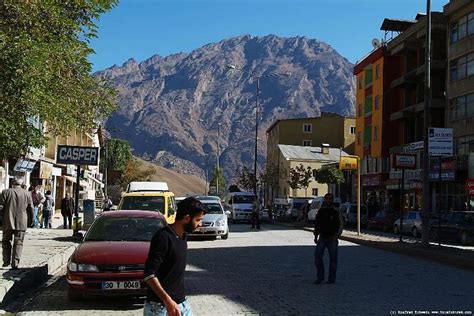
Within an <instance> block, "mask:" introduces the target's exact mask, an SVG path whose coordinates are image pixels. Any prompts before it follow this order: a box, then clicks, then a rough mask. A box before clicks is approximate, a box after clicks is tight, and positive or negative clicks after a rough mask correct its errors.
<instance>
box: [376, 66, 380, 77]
mask: <svg viewBox="0 0 474 316" xmlns="http://www.w3.org/2000/svg"><path fill="white" fill-rule="evenodd" d="M379 78H380V64H378V65H376V66H375V79H379Z"/></svg>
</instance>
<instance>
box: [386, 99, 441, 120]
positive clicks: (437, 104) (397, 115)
mask: <svg viewBox="0 0 474 316" xmlns="http://www.w3.org/2000/svg"><path fill="white" fill-rule="evenodd" d="M445 107H446V100H445V99H439V98H433V99H432V100H431V109H444V108H445ZM424 108H425V102H424V101H423V102H420V103H417V104H414V105H411V106H408V107H406V108H404V109H401V110H400V111H397V112H394V113H392V114H390V121H396V120H402V119H406V118H413V117H415V116H416V114H417V113H419V112H423V111H424Z"/></svg>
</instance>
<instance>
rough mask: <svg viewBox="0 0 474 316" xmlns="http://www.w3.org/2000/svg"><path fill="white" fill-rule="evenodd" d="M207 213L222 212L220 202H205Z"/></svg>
mask: <svg viewBox="0 0 474 316" xmlns="http://www.w3.org/2000/svg"><path fill="white" fill-rule="evenodd" d="M204 205H205V206H206V214H222V212H223V211H222V208H221V206H220V205H219V204H211V203H205V204H204Z"/></svg>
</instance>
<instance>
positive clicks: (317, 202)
mask: <svg viewBox="0 0 474 316" xmlns="http://www.w3.org/2000/svg"><path fill="white" fill-rule="evenodd" d="M323 202H324V197H323V196H318V197H316V198H313V199H312V200H311V206H310V208H309V212H308V221H310V222H314V221H315V219H316V214H317V213H318V210H319V208H320V207H321V205H323ZM333 204H334V206H335V207H336V208H339V207H340V206H341V199H340V198H334V201H333Z"/></svg>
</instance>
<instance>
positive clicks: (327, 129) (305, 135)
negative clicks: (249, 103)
mask: <svg viewBox="0 0 474 316" xmlns="http://www.w3.org/2000/svg"><path fill="white" fill-rule="evenodd" d="M354 141H355V119H354V118H350V117H344V116H341V115H338V114H334V113H322V114H321V116H320V117H311V118H294V119H283V120H277V121H276V122H275V123H273V124H272V125H271V126H270V127H269V128H268V129H267V165H266V173H267V183H266V186H265V187H266V192H265V196H266V197H267V198H266V200H267V203H272V201H273V198H276V197H287V196H288V195H290V194H291V193H290V192H288V191H286V192H285V191H284V187H283V186H281V185H280V184H281V183H282V182H281V177H283V175H282V170H281V168H280V162H279V159H280V157H281V156H280V155H281V152H280V149H279V147H278V146H279V145H293V146H308V147H312V146H319V145H321V144H323V143H324V144H328V145H329V146H330V147H332V148H340V149H341V150H342V151H344V152H347V153H350V154H353V153H354Z"/></svg>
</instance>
